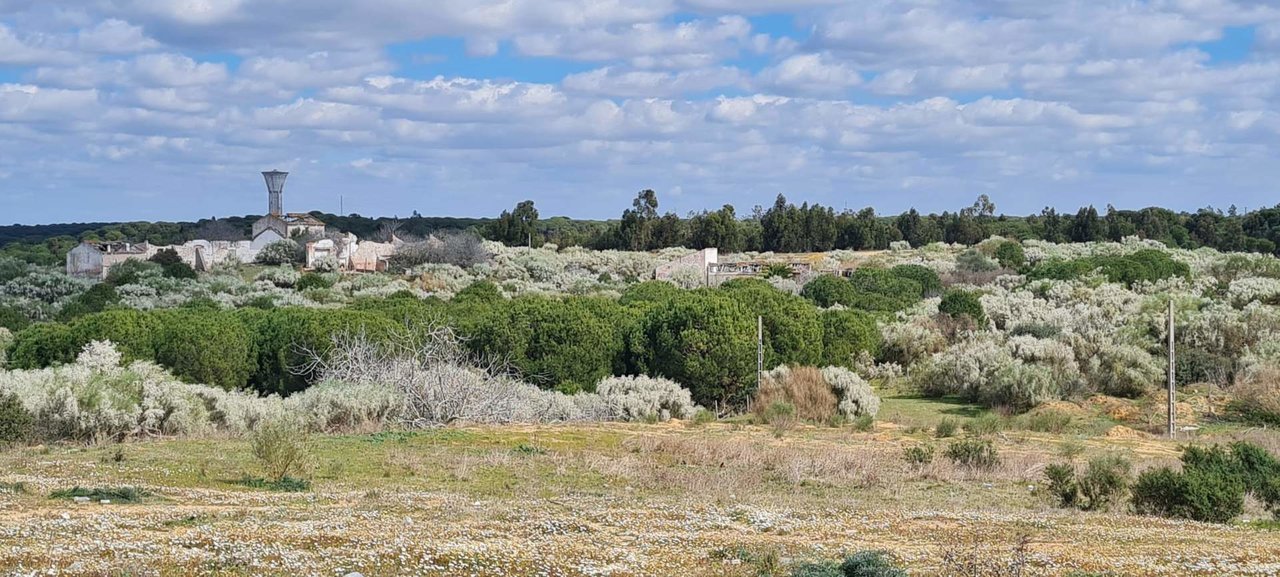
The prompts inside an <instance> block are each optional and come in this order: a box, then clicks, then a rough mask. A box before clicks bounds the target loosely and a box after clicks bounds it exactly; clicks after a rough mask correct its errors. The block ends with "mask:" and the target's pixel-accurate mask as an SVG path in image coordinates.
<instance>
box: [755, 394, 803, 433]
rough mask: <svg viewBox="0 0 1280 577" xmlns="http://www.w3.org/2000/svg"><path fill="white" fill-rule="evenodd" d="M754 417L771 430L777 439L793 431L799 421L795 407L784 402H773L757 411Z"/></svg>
mask: <svg viewBox="0 0 1280 577" xmlns="http://www.w3.org/2000/svg"><path fill="white" fill-rule="evenodd" d="M756 415H757V417H758V418H759V419H760V421H761V422H763V423H766V424H768V425H769V426H770V427H771V428H773V434H774V435H776V436H778V437H781V436H782V435H783V434H785V433H786V432H787V431H790V430H791V429H794V428H795V426H796V423H797V422H798V421H799V419H798V418H797V417H796V406H795V405H793V404H791V403H788V402H786V401H773V402H771V403H769V404H768V405H766V406H764V407H762V408H760V409H758V411H757V413H756Z"/></svg>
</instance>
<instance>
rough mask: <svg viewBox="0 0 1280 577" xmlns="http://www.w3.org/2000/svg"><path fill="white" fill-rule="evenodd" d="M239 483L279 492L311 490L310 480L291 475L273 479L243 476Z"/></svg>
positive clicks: (253, 487)
mask: <svg viewBox="0 0 1280 577" xmlns="http://www.w3.org/2000/svg"><path fill="white" fill-rule="evenodd" d="M240 484H241V485H244V486H245V487H249V488H252V489H267V490H269V491H278V492H281V493H302V492H306V491H310V490H311V481H308V480H306V479H296V478H293V477H284V478H282V479H278V480H275V481H272V480H269V479H263V478H261V477H248V476H246V477H244V478H243V479H240Z"/></svg>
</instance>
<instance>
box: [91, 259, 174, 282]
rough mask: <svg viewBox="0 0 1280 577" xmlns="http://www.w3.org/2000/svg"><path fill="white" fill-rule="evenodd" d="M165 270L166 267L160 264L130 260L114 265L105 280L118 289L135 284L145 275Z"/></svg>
mask: <svg viewBox="0 0 1280 577" xmlns="http://www.w3.org/2000/svg"><path fill="white" fill-rule="evenodd" d="M163 270H164V267H162V266H161V265H160V264H158V263H154V262H151V261H145V260H142V259H138V258H130V259H126V260H125V261H124V262H122V263H117V264H115V265H112V267H111V269H110V270H108V271H107V278H106V279H104V282H106V283H107V284H109V285H112V286H117V287H118V286H124V285H127V284H135V283H137V282H138V279H140V278H141V277H142V276H143V275H144V274H146V273H148V272H155V271H163Z"/></svg>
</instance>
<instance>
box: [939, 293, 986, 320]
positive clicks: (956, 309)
mask: <svg viewBox="0 0 1280 577" xmlns="http://www.w3.org/2000/svg"><path fill="white" fill-rule="evenodd" d="M938 312H940V313H944V314H948V315H951V316H952V317H955V318H960V317H966V318H969V319H971V320H973V321H974V322H976V323H978V324H979V325H984V324H986V322H987V314H986V312H985V311H983V309H982V300H981V299H980V298H978V295H977V294H974V293H972V292H969V291H963V290H954V289H953V290H949V291H947V293H946V294H945V295H942V302H940V303H938Z"/></svg>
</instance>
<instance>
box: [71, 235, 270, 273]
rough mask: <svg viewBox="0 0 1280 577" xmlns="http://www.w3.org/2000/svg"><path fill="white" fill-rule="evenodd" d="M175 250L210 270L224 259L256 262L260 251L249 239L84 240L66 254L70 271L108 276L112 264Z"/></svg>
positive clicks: (187, 260) (197, 267) (197, 266)
mask: <svg viewBox="0 0 1280 577" xmlns="http://www.w3.org/2000/svg"><path fill="white" fill-rule="evenodd" d="M167 249H172V250H173V251H174V252H176V253H178V257H179V258H181V259H182V262H185V263H187V264H188V265H191V268H193V269H195V270H197V271H202V272H207V271H210V270H213V267H214V266H216V265H218V264H222V263H224V262H253V260H254V259H255V258H257V256H258V251H257V250H256V249H254V248H253V247H252V244H251V243H250V242H249V241H247V240H241V241H229V240H193V241H190V242H187V243H185V244H180V245H173V246H159V245H153V244H148V243H145V242H144V243H138V244H131V243H127V242H82V243H80V244H79V245H78V246H76V247H75V248H73V249H71V251H69V252H68V253H67V274H68V275H71V276H86V277H93V278H98V279H105V278H107V274H109V273H110V272H111V267H113V266H115V265H117V264H120V263H122V262H124V261H126V260H129V259H131V258H132V259H138V260H147V259H149V258H151V257H153V256H155V255H156V253H158V252H160V251H162V250H167Z"/></svg>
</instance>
